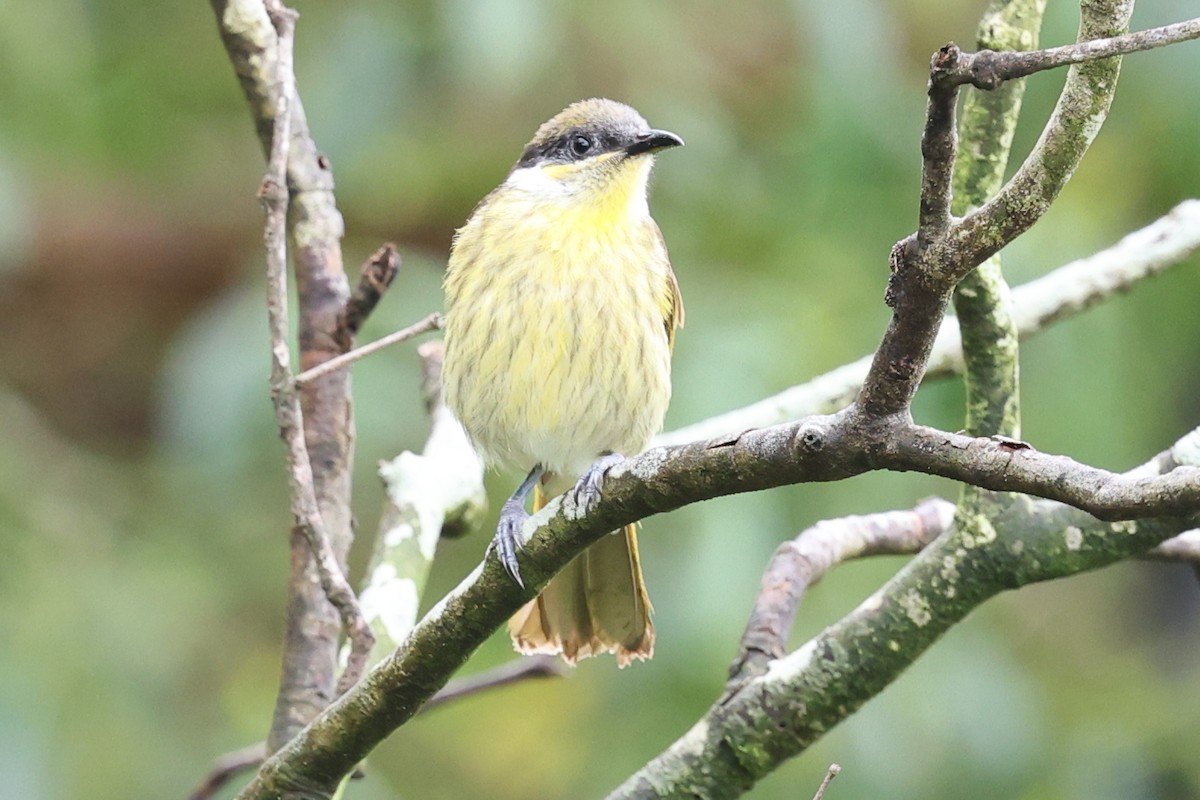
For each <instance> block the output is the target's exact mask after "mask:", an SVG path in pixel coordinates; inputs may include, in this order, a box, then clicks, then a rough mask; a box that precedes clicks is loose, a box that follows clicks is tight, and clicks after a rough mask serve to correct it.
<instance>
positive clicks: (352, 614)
mask: <svg viewBox="0 0 1200 800" xmlns="http://www.w3.org/2000/svg"><path fill="white" fill-rule="evenodd" d="M268 9H269V10H270V13H271V19H272V22H273V23H274V24H275V25H276V28H277V30H278V33H279V43H278V61H277V62H276V68H277V69H278V71H279V77H278V82H277V87H278V88H277V92H278V99H277V101H276V103H277V105H276V113H275V120H276V126H277V128H276V132H275V136H274V138H273V140H272V144H271V156H270V159H269V162H268V165H267V175H266V177H265V178H264V179H263V185H262V190H261V192H260V195H261V197H262V198H263V204H264V205H265V207H266V211H267V225H266V246H267V291H268V298H267V316H268V320H269V326H268V327H269V329H270V337H271V356H272V359H271V397H272V399H273V400H274V401H275V416H276V420H277V421H278V423H279V432H280V435H281V436H282V437H283V440H284V443H285V445H286V446H287V462H288V477H289V483H290V487H291V503H292V517H293V519H295V522H296V526H297V527H298V528H299V529H300V531H301V533H303V534H304V537H305V539H306V540H307V542H308V546H309V548H310V550H311V551H312V554H313V556H314V557H315V560H316V565H317V574H318V575H319V576H320V581H321V588H322V589H323V590H324V592H325V596H326V597H327V598H328V599H329V601H330V602H331V603H333V605H334V607H335V608H337V610H338V613H339V614H340V615H341V618H342V624H343V625H344V626H345V627H346V631H347V633H348V635H349V637H350V641H351V648H350V658H349V660H348V662H347V667H346V671H345V673H344V674H343V679H344V682H345V684H346V685H350V684H353V683H354V682H355V681H357V680H358V676H359V675H361V674H362V671H363V669H364V668H365V666H366V658H367V655H368V653H370V650H371V644H372V643H373V640H374V637H373V636H372V634H371V630H370V628H369V627H368V626H367V624H366V621H365V620H364V619H363V616H362V612H361V611H360V610H359V608H358V601H357V599H356V598H355V597H354V590H352V589H351V588H350V584H349V583H348V582H347V581H346V577H345V575H344V574H343V573H342V567H341V565H340V564H339V563H338V558H337V555H336V554H335V553H334V552H333V548H332V546H331V545H330V543H329V537H328V536H327V535H326V533H325V523H324V522H323V521H322V519H321V510H320V507H319V506H318V505H317V496H316V491H315V490H314V488H313V473H312V465H311V462H310V461H309V456H308V447H307V445H306V444H305V441H304V434H303V419H304V417H303V414H302V413H301V409H300V398H299V396H298V395H297V394H296V391H295V389H294V388H293V384H294V381H293V378H292V367H291V361H292V355H291V348H290V347H289V346H288V314H287V302H288V290H287V233H286V231H287V225H286V219H287V209H288V192H287V190H286V189H285V188H284V183H285V181H286V165H287V161H288V143H289V136H290V125H289V122H290V120H291V116H290V114H289V110H288V104H289V102H290V101H291V97H292V95H293V92H294V88H295V87H294V79H293V75H292V32H293V26H294V24H295V17H296V15H295V12H293V11H292V10H291V9H288V8H285V7H284V6H283V5H281V4H279V3H270V2H269V3H268ZM344 690H345V685H343V686H341V687H339V691H344Z"/></svg>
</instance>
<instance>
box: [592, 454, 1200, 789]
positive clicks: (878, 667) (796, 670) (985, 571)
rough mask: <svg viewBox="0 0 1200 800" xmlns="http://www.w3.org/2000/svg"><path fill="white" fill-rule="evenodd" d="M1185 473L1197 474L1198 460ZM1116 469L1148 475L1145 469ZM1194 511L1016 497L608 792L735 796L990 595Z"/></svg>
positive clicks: (1078, 565) (927, 554) (1053, 574)
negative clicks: (1093, 510)
mask: <svg viewBox="0 0 1200 800" xmlns="http://www.w3.org/2000/svg"><path fill="white" fill-rule="evenodd" d="M1190 440H1197V441H1200V432H1193V433H1191V434H1189V435H1188V436H1186V437H1184V438H1183V439H1182V440H1181V442H1187V441H1190ZM1191 455H1192V454H1191V451H1190V450H1189V455H1188V456H1187V458H1188V459H1189V460H1190V458H1191ZM1195 455H1198V456H1200V454H1195ZM1194 463H1200V458H1198V459H1197V460H1196V461H1195V462H1194ZM1167 466H1168V468H1169V466H1170V465H1167ZM1181 469H1185V467H1183V466H1178V467H1176V468H1175V469H1174V470H1171V471H1170V472H1168V473H1166V475H1165V476H1163V477H1169V476H1170V475H1171V474H1174V473H1175V472H1178V471H1179V470H1181ZM1191 474H1192V475H1193V480H1195V479H1196V476H1200V470H1197V469H1195V468H1193V469H1191ZM1121 477H1122V479H1124V480H1127V481H1132V482H1136V481H1139V480H1141V481H1148V480H1152V479H1153V478H1152V476H1150V475H1149V474H1148V471H1147V469H1146V468H1145V467H1139V468H1137V469H1135V470H1132V471H1130V472H1129V473H1126V474H1124V475H1122V476H1121ZM1197 516H1198V515H1193V518H1192V521H1191V522H1190V523H1189V521H1188V520H1183V519H1160V520H1140V521H1137V522H1111V523H1103V522H1100V521H1098V520H1096V519H1094V518H1092V517H1089V516H1088V515H1086V514H1084V513H1082V512H1080V511H1078V510H1077V509H1074V508H1070V507H1069V506H1064V505H1061V504H1059V503H1054V502H1050V501H1044V500H1031V499H1029V498H1017V499H1016V501H1014V502H1012V503H1010V504H1007V505H1005V506H1004V507H1003V508H1001V509H999V511H998V513H996V514H995V515H994V516H992V517H990V518H989V519H988V520H987V525H986V526H980V527H973V528H971V529H965V528H954V529H951V531H949V532H948V533H947V534H946V535H943V536H941V537H939V538H937V539H936V540H934V541H933V542H932V543H931V544H930V545H929V546H928V547H926V548H925V549H923V550H922V551H921V552H920V554H918V555H917V556H916V557H915V558H914V559H913V560H912V561H910V562H909V563H908V564H907V565H906V566H905V567H904V569H902V570H901V571H900V572H899V573H898V574H897V575H895V576H894V577H893V578H892V579H891V580H889V581H888V582H887V584H885V585H884V586H883V587H882V588H881V589H879V590H878V591H877V592H875V593H874V594H873V595H871V596H870V597H869V598H867V599H866V600H865V601H864V602H863V603H862V604H860V605H859V606H858V608H856V609H855V610H854V611H853V612H851V613H850V614H848V615H847V616H846V617H844V618H843V619H841V620H840V621H838V622H836V623H834V624H833V625H831V626H829V627H828V628H826V629H825V630H824V631H822V632H821V633H820V634H819V635H817V636H816V637H814V638H813V639H811V640H810V641H809V642H807V643H806V644H805V645H803V646H802V647H801V648H799V649H798V650H796V651H794V652H792V653H789V654H787V655H786V656H783V657H781V658H778V659H775V660H774V661H772V662H771V663H770V664H769V665H768V667H767V669H766V670H765V671H764V672H762V673H761V674H760V675H758V676H757V677H754V678H752V679H750V680H749V681H747V682H745V683H743V684H742V685H741V686H740V687H739V688H738V690H737V691H735V692H734V693H732V694H728V693H727V694H725V695H723V696H722V697H721V698H720V699H719V700H718V701H717V702H716V703H715V704H714V705H713V706H712V707H711V708H710V709H709V710H708V712H707V713H706V714H705V715H704V717H702V718H701V720H700V721H699V722H697V723H696V725H694V726H693V727H692V729H691V730H689V731H688V732H687V733H686V734H684V735H683V736H682V737H680V738H679V739H678V740H677V741H676V742H675V743H673V744H672V745H671V746H670V747H668V748H667V749H666V750H665V751H663V753H662V754H660V755H659V756H658V757H656V758H655V759H653V760H652V761H651V762H650V763H649V764H647V765H646V766H645V767H644V768H643V769H641V770H639V771H638V772H637V773H636V774H635V775H633V776H632V777H630V778H629V779H628V780H627V781H626V782H625V783H624V784H622V785H621V786H620V787H618V789H617V790H616V791H614V792H613V793H612V794H611V795H610V797H611V798H639V800H646V799H647V798H658V797H663V798H666V797H678V796H701V797H734V796H736V795H738V794H740V793H741V792H742V791H744V790H746V789H747V788H749V787H750V786H752V785H753V784H754V783H755V782H756V781H757V780H758V779H759V778H761V777H762V776H764V775H766V774H767V773H769V772H770V771H771V770H773V769H774V768H775V767H777V766H778V765H779V764H780V763H781V762H782V761H784V760H786V759H788V758H791V757H792V756H795V755H797V754H798V753H801V752H803V751H804V750H805V749H806V748H807V747H808V746H810V745H811V744H812V743H813V742H815V741H817V740H818V739H819V738H821V736H823V735H824V734H825V733H826V732H827V731H829V730H830V729H831V728H832V727H834V726H835V725H837V724H838V723H839V722H841V721H842V720H844V719H846V718H847V717H848V716H850V715H851V714H853V713H854V712H855V711H856V710H857V709H858V708H859V706H861V705H862V703H864V702H865V701H866V700H867V699H868V698H870V697H873V696H875V695H876V694H878V693H879V692H880V691H882V690H883V689H884V688H885V687H886V686H887V685H888V684H889V683H891V682H892V681H893V680H895V679H896V677H898V676H899V675H900V673H901V672H903V671H904V670H905V669H906V668H907V667H908V666H910V665H911V664H912V663H913V662H914V661H916V659H917V658H918V657H919V656H920V655H921V654H922V653H923V652H924V651H925V650H926V649H928V648H929V647H930V646H931V645H932V644H933V643H934V642H935V641H936V640H937V639H938V638H939V637H940V636H941V635H942V634H943V633H944V632H945V631H947V630H948V629H949V628H950V627H952V626H953V625H954V624H956V623H957V622H959V621H961V620H962V619H963V618H964V617H965V616H967V614H969V613H970V612H971V611H972V610H974V609H975V608H978V607H979V605H981V604H982V603H984V602H985V601H986V600H988V599H989V598H991V597H993V596H995V595H996V594H998V593H1000V592H1002V591H1004V590H1006V589H1013V588H1017V587H1019V586H1024V585H1027V584H1030V583H1035V582H1039V581H1046V580H1052V579H1054V578H1060V577H1063V576H1065V575H1070V574H1075V573H1078V572H1082V571H1084V570H1088V569H1095V568H1097V567H1101V566H1105V565H1107V564H1112V563H1115V562H1117V561H1120V560H1123V559H1125V558H1128V557H1129V556H1130V555H1134V554H1138V553H1140V552H1144V551H1145V548H1146V545H1147V544H1148V543H1154V542H1155V541H1156V540H1157V541H1162V540H1164V539H1166V538H1168V537H1169V536H1172V535H1176V534H1178V532H1179V531H1181V530H1185V529H1187V528H1188V527H1190V526H1191V525H1194V522H1195V519H1196V518H1197ZM1130 545H1133V547H1130ZM730 741H736V742H738V747H736V748H731V747H729V746H728V742H730Z"/></svg>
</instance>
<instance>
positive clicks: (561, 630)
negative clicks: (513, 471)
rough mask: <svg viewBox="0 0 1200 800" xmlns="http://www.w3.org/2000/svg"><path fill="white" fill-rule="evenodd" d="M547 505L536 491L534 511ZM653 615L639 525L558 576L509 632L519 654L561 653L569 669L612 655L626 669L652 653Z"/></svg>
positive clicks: (520, 613)
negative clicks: (640, 551)
mask: <svg viewBox="0 0 1200 800" xmlns="http://www.w3.org/2000/svg"><path fill="white" fill-rule="evenodd" d="M545 504H546V496H545V494H544V493H543V492H542V487H541V486H538V487H536V488H535V490H534V496H533V507H534V510H537V509H539V508H541V507H542V506H544V505H545ZM652 611H653V609H652V608H651V606H650V598H649V596H648V595H647V594H646V584H645V582H644V581H643V580H642V565H641V561H640V559H639V558H638V544H637V525H636V524H633V525H626V526H625V527H624V528H623V529H622V530H619V531H615V532H613V533H612V534H610V535H608V536H605V537H604V538H602V539H601V540H600V541H598V542H596V543H595V544H593V545H592V546H591V547H589V548H588V549H587V550H585V551H583V552H582V553H580V554H579V555H578V556H576V557H575V559H574V560H573V561H572V562H571V563H570V564H568V565H567V566H566V568H565V569H563V570H562V571H561V572H560V573H558V574H557V575H555V576H554V578H553V579H551V581H550V582H549V583H548V584H546V588H544V589H543V590H542V593H541V594H540V595H538V596H537V597H536V598H534V599H533V600H531V601H530V602H528V603H526V604H525V606H524V607H522V608H521V610H520V611H518V612H517V613H516V614H514V615H513V617H512V618H511V619H510V620H509V621H508V632H509V634H510V635H511V636H512V640H513V646H514V647H515V648H516V649H517V651H518V652H520V653H525V654H533V653H551V654H555V653H558V654H561V655H562V657H563V658H564V659H565V660H566V662H567V663H568V664H574V663H575V662H576V661H578V660H579V659H581V658H588V657H589V656H594V655H599V654H600V653H613V654H615V655H616V657H617V664H618V666H622V667H624V666H626V665H628V664H630V663H632V662H633V661H634V660H635V659H636V660H641V659H646V658H650V657H651V656H652V655H653V654H654V625H653V623H652V622H651V621H650V614H651V612H652Z"/></svg>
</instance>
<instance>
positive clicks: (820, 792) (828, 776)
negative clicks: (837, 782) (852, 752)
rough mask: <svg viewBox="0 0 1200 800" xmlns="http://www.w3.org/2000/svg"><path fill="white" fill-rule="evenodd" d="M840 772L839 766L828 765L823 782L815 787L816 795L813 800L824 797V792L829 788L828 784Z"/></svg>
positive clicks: (840, 767)
mask: <svg viewBox="0 0 1200 800" xmlns="http://www.w3.org/2000/svg"><path fill="white" fill-rule="evenodd" d="M841 771H842V766H841V764H836V763H834V764H830V765H829V771H828V772H826V773H825V780H823V781H821V785H820V786H818V787H817V793H816V794H814V795H813V800H821V798H823V797H824V796H825V790H826V789H828V788H829V784H830V783H832V782H833V779H834V778H836V777H837V776H838V774H839V773H840V772H841Z"/></svg>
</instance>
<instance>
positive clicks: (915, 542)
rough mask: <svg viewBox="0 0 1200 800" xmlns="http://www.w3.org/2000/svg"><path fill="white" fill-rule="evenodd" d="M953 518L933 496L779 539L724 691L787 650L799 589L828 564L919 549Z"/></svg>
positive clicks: (801, 593)
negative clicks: (908, 505) (905, 507)
mask: <svg viewBox="0 0 1200 800" xmlns="http://www.w3.org/2000/svg"><path fill="white" fill-rule="evenodd" d="M953 521H954V504H953V503H949V502H947V501H945V500H942V499H940V498H937V497H933V498H929V499H927V500H923V501H922V502H921V503H919V504H918V505H917V506H916V507H915V508H913V509H910V510H905V511H887V512H883V513H879V514H867V515H865V516H852V517H842V518H841V519H832V520H824V521H821V522H818V523H817V524H816V525H813V526H812V527H811V528H808V529H806V530H804V531H803V532H801V533H800V535H798V536H797V537H796V538H795V539H791V540H789V541H786V542H784V543H783V544H781V545H780V546H779V548H778V549H776V551H775V554H774V555H773V556H771V560H770V562H769V563H768V564H767V568H766V570H764V571H763V577H762V586H761V588H760V589H759V591H758V595H757V596H756V597H755V598H754V609H753V611H751V612H750V619H749V620H748V621H747V623H746V630H745V631H744V632H743V633H742V639H741V642H740V644H739V645H738V654H737V657H736V658H735V659H734V660H733V663H732V664H731V665H730V667H729V682H728V684H727V689H726V691H727V692H728V693H732V692H735V691H736V690H737V689H738V687H740V686H742V685H743V684H744V683H745V682H746V681H747V680H749V679H750V678H752V677H754V676H755V675H760V674H762V673H763V672H765V671H766V668H767V665H768V664H769V663H770V662H771V661H772V660H773V659H776V658H779V657H780V656H782V655H783V654H784V653H785V652H787V640H788V636H789V635H790V633H791V630H792V621H793V620H794V619H795V617H796V609H797V608H798V607H799V605H800V600H801V599H802V598H803V597H804V592H805V591H806V590H807V589H808V587H809V586H812V585H813V584H814V583H816V582H817V581H819V580H820V579H821V576H823V575H824V574H825V573H826V572H828V571H829V570H830V569H832V568H833V567H835V566H837V565H838V564H841V563H842V562H844V561H849V560H851V559H855V558H861V557H864V556H874V555H906V554H910V553H916V552H919V551H920V550H921V549H922V548H923V547H925V546H926V545H927V544H929V543H930V542H932V541H933V540H934V539H936V538H937V537H938V536H941V535H942V534H943V533H944V532H945V531H946V530H948V529H949V528H950V525H951V523H952V522H953Z"/></svg>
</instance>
